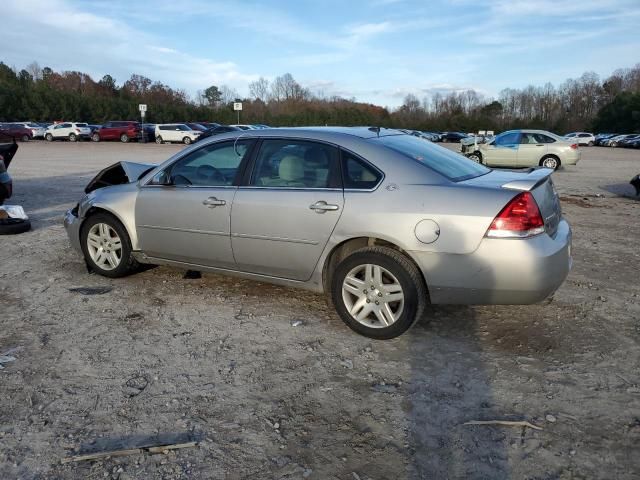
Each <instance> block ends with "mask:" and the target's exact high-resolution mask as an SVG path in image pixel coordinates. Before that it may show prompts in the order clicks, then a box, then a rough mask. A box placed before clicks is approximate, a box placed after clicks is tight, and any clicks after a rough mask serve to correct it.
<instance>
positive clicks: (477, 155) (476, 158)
mask: <svg viewBox="0 0 640 480" xmlns="http://www.w3.org/2000/svg"><path fill="white" fill-rule="evenodd" d="M467 158H468V159H469V160H473V161H474V162H476V163H482V154H481V153H480V152H473V153H470V154H469V155H468V156H467Z"/></svg>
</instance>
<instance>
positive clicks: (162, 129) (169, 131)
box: [156, 123, 201, 145]
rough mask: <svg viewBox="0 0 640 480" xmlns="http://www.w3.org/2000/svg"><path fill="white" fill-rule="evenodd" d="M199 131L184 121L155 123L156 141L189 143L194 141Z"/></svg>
mask: <svg viewBox="0 0 640 480" xmlns="http://www.w3.org/2000/svg"><path fill="white" fill-rule="evenodd" d="M200 133H201V132H200V131H199V130H192V129H191V128H189V127H188V126H187V125H185V124H184V123H160V124H158V125H156V143H165V142H168V143H171V142H180V143H184V144H185V145H189V144H190V143H191V142H194V141H196V139H197V138H198V136H199V135H200Z"/></svg>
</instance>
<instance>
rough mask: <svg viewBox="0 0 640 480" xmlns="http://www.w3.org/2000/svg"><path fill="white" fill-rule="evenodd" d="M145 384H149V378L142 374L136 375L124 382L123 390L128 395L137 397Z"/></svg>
mask: <svg viewBox="0 0 640 480" xmlns="http://www.w3.org/2000/svg"><path fill="white" fill-rule="evenodd" d="M147 385H149V380H147V378H146V377H143V376H142V375H137V376H135V377H132V378H130V379H129V380H127V382H126V383H125V384H124V387H123V391H124V393H125V395H127V396H128V397H137V396H138V395H140V394H141V393H142V392H143V391H144V389H145V388H147Z"/></svg>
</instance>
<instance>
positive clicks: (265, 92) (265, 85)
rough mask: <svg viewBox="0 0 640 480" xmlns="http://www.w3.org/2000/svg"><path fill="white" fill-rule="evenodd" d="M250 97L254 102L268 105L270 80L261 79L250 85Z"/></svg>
mask: <svg viewBox="0 0 640 480" xmlns="http://www.w3.org/2000/svg"><path fill="white" fill-rule="evenodd" d="M249 95H250V96H251V98H253V99H254V100H262V101H263V102H264V103H267V101H268V100H269V80H267V79H266V78H264V77H260V78H259V79H258V80H256V81H255V82H251V83H250V84H249Z"/></svg>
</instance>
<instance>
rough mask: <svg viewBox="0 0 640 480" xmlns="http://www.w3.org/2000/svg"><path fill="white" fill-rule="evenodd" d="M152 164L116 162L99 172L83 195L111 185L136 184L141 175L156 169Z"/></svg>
mask: <svg viewBox="0 0 640 480" xmlns="http://www.w3.org/2000/svg"><path fill="white" fill-rule="evenodd" d="M156 166H157V165H155V164H153V163H135V162H118V163H114V164H113V165H110V166H108V167H107V168H105V169H104V170H101V171H100V173H98V175H96V176H95V177H94V178H93V179H92V180H91V181H90V182H89V183H88V184H87V186H86V188H85V189H84V191H85V193H89V192H93V191H94V190H98V189H99V188H104V187H109V186H111V185H122V184H124V183H133V182H137V181H138V180H139V179H140V177H142V175H143V174H145V173H147V172H148V171H149V170H151V169H153V168H156Z"/></svg>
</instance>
